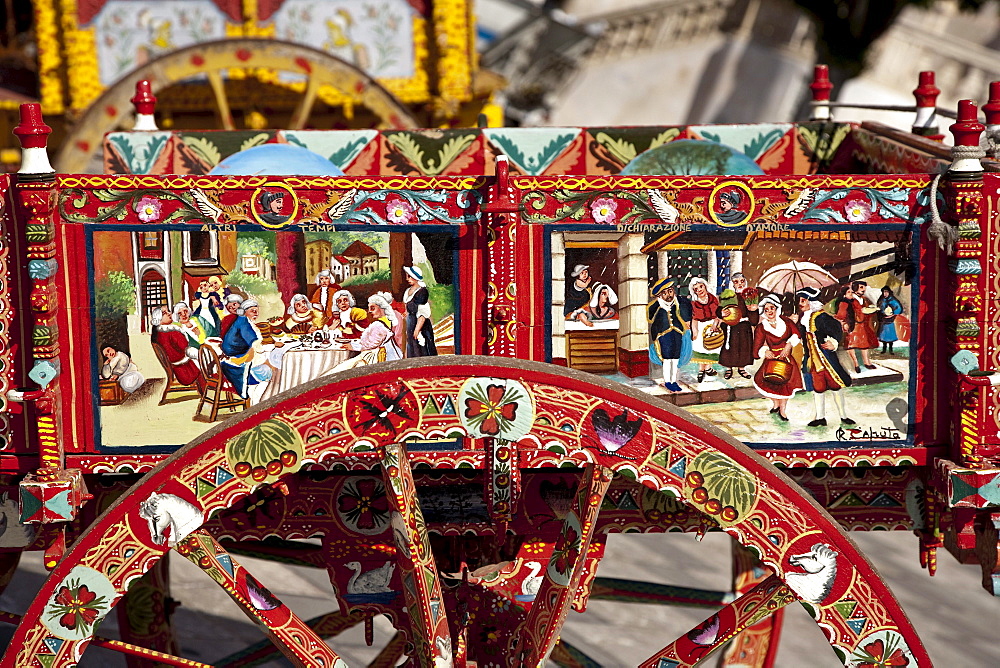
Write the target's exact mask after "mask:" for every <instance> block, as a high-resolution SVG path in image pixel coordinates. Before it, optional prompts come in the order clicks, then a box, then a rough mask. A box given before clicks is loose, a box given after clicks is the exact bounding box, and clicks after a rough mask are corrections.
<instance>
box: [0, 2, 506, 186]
mask: <svg viewBox="0 0 1000 668" xmlns="http://www.w3.org/2000/svg"><path fill="white" fill-rule="evenodd" d="M25 7H27V8H28V10H27V11H28V12H29V16H25V17H22V16H18V19H17V21H16V25H13V24H14V23H15V22H12V25H11V26H10V28H9V29H10V30H11V31H12V32H11V34H10V37H11V38H12V42H14V43H16V44H21V45H23V46H21V47H20V48H14V49H12V53H11V54H10V55H11V58H12V63H13V70H12V72H11V74H10V75H9V77H8V81H7V82H6V83H5V85H6V86H7V87H9V88H11V89H12V91H16V92H13V93H12V94H11V95H10V96H9V98H8V99H5V100H3V101H2V102H0V118H2V119H3V120H4V122H6V123H9V125H6V126H5V127H14V125H16V124H17V113H18V112H17V110H18V104H19V103H21V102H35V101H37V102H39V103H40V104H41V105H42V111H43V113H44V114H45V116H46V118H47V121H48V123H49V125H51V126H52V128H53V130H54V133H53V139H54V142H53V143H52V144H51V146H52V148H53V149H56V148H58V151H57V152H55V153H54V154H53V159H54V163H53V164H55V165H56V168H57V169H59V170H60V171H66V172H83V171H91V170H90V167H91V163H90V160H91V159H92V157H93V156H94V154H95V153H99V152H100V148H101V141H102V137H103V136H104V134H105V133H106V132H109V131H112V130H114V129H116V128H118V127H120V125H121V123H122V121H123V120H125V119H127V118H128V117H129V116H130V113H131V110H132V105H130V104H129V101H130V98H131V97H132V96H133V92H134V90H135V84H136V82H137V81H140V80H142V81H147V82H149V83H148V84H147V85H146V87H145V89H144V93H143V94H142V95H140V96H139V97H138V98H136V99H137V100H140V101H139V102H138V103H139V104H140V105H142V104H143V102H142V101H141V100H142V99H143V98H144V96H150V95H153V94H155V95H157V96H159V98H160V99H159V107H158V109H159V112H160V123H161V126H165V127H170V128H172V129H173V130H187V131H189V132H190V133H191V135H192V139H193V138H194V137H196V136H199V135H200V131H201V130H204V129H206V128H213V127H215V128H224V129H227V130H235V129H244V130H254V131H255V132H252V133H250V134H249V135H247V136H246V137H244V138H243V141H245V140H246V139H248V138H252V137H260V136H263V137H264V138H265V139H258V141H259V142H261V143H262V142H263V141H266V137H267V136H268V133H267V132H266V128H269V127H283V128H287V129H296V128H304V127H338V128H341V127H342V128H368V127H375V126H379V127H385V128H415V127H437V126H439V125H445V126H451V125H470V124H471V125H475V122H476V118H477V116H478V115H479V114H480V113H485V114H486V115H487V116H489V117H491V118H494V119H496V118H497V117H498V115H499V114H500V113H501V112H500V110H499V107H497V106H496V105H495V104H493V103H492V101H491V96H492V94H493V92H495V91H496V90H498V89H499V88H500V87H501V84H502V81H501V80H500V78H499V77H497V76H496V75H494V74H492V73H489V72H485V71H480V70H479V68H478V59H477V57H476V54H475V31H474V26H473V12H472V6H471V3H469V2H467V1H466V0H366V1H365V2H355V1H353V0H325V1H324V2H313V1H312V0H253V1H252V2H238V1H234V0H79V1H78V0H68V1H66V2H54V1H53V0H42V1H40V2H34V3H31V4H30V6H29V5H27V4H26V5H25ZM15 33H16V40H15V39H13V38H14V37H15ZM19 62H23V63H24V64H23V66H21V67H20V68H19V67H18V66H17V63H19ZM19 74H20V75H22V76H21V77H20V78H19V77H18V75H19ZM25 77H27V78H28V79H29V80H30V82H29V83H26V82H25V81H21V80H20V79H23V78H25ZM129 127H131V125H129ZM140 129H141V128H140ZM146 129H149V127H146ZM201 136H202V137H203V138H204V136H203V135H201ZM201 148H202V149H203V150H205V151H207V152H208V154H209V155H210V156H211V155H212V151H213V147H212V146H211V144H204V145H202V146H201ZM18 153H19V152H18V151H17V150H16V144H15V143H13V141H12V138H11V137H10V136H9V135H8V136H7V137H5V138H4V140H3V141H2V142H0V163H2V164H4V165H5V166H10V165H13V166H14V169H16V168H17V163H18V160H19V155H18ZM98 171H99V170H98Z"/></svg>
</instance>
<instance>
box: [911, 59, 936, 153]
mask: <svg viewBox="0 0 1000 668" xmlns="http://www.w3.org/2000/svg"><path fill="white" fill-rule="evenodd" d="M940 94H941V89H939V88H938V87H937V86H935V85H934V72H933V71H931V70H927V71H925V72H921V73H920V84H919V85H918V86H917V87H916V88H914V89H913V97H915V98H916V99H917V117H916V118H915V119H913V134H916V135H922V136H924V137H929V138H931V139H936V140H938V141H941V140H942V139H944V136H943V135H940V134H938V123H937V113H936V112H937V98H938V95H940Z"/></svg>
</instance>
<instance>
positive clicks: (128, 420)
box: [0, 81, 1000, 667]
mask: <svg viewBox="0 0 1000 668" xmlns="http://www.w3.org/2000/svg"><path fill="white" fill-rule="evenodd" d="M816 90H817V91H818V92H819V93H820V96H819V97H820V101H821V102H822V100H824V99H827V98H824V97H823V95H822V94H823V93H824V92H828V88H824V86H823V85H822V81H819V82H817V84H816ZM993 92H994V93H995V94H994V95H993V97H994V98H1000V86H994V90H993ZM925 106H926V105H925ZM931 106H933V102H932V103H931ZM998 108H1000V100H998V101H996V102H992V103H990V105H987V107H986V111H987V113H988V114H990V119H991V120H992V119H994V118H995V113H996V110H997V109H998ZM817 110H818V112H822V111H825V110H826V111H828V109H827V108H826V107H825V106H824V105H822V104H821V105H819V106H818V107H817ZM976 113H977V110H976V109H975V107H974V106H972V104H971V103H969V102H963V103H962V105H961V106H960V109H959V115H958V120H957V121H956V122H955V123H954V125H952V132H953V133H954V135H955V138H956V144H957V146H956V148H955V149H951V150H949V149H947V148H945V147H943V146H942V145H941V144H939V143H937V142H935V141H934V140H933V139H928V138H925V137H921V136H919V135H918V134H911V133H902V132H898V131H893V130H891V129H889V128H885V127H882V126H874V125H851V124H838V123H835V122H832V121H830V120H829V119H828V118H826V119H823V118H820V119H819V120H816V121H813V122H808V123H801V124H791V123H789V124H772V125H754V126H665V127H656V128H533V129H522V130H517V129H499V128H493V129H491V128H483V129H474V130H448V131H440V130H434V131H419V130H417V131H380V132H379V131H364V132H362V131H353V132H352V131H325V132H323V131H312V132H306V131H278V132H275V133H273V136H272V137H271V141H270V143H269V144H268V146H270V147H273V150H274V151H275V152H276V153H277V154H278V155H279V156H280V155H281V154H282V151H283V150H285V148H287V147H288V146H289V145H291V144H299V145H300V147H301V146H304V147H306V148H309V149H311V150H312V151H313V152H314V153H317V154H319V155H320V156H322V157H326V158H329V157H330V156H332V155H337V156H339V160H338V161H337V163H338V164H337V167H338V168H339V170H342V172H343V174H319V175H312V176H306V175H295V176H277V175H268V174H267V173H264V172H263V170H253V171H250V170H248V171H246V172H243V173H240V172H236V173H232V172H230V173H228V174H212V173H210V172H211V171H212V169H214V168H215V167H216V166H217V165H216V164H214V163H222V162H226V161H228V160H230V159H233V160H237V161H238V160H239V157H238V156H232V158H230V156H228V155H220V156H218V160H215V161H212V160H209V161H201V162H192V161H191V160H189V159H188V157H189V156H190V155H191V149H192V147H191V140H190V139H189V138H187V137H186V136H185V135H184V134H183V133H178V132H136V133H122V134H112V135H109V136H108V138H107V141H106V144H105V148H106V152H105V156H106V161H107V164H108V165H110V166H111V167H112V171H113V172H114V173H111V174H108V175H105V176H98V175H75V174H65V175H63V174H58V175H57V174H55V173H54V172H53V171H52V170H51V168H49V167H48V163H47V161H46V159H45V157H44V151H45V149H44V144H45V133H46V129H45V128H44V127H41V124H40V119H38V118H37V117H36V118H32V117H31V110H30V109H26V111H25V114H26V115H25V119H24V122H23V123H22V125H21V126H19V128H18V133H19V136H20V138H21V140H22V142H23V144H24V146H25V168H24V169H23V170H22V173H20V174H18V175H17V176H16V177H10V178H9V179H5V181H4V185H5V187H6V190H5V192H6V193H7V195H6V200H5V202H6V207H5V209H4V218H3V224H4V233H5V235H6V236H5V239H6V242H5V244H4V246H3V252H4V255H3V256H2V259H3V261H4V262H5V266H6V279H5V280H6V281H7V283H6V285H7V286H8V287H7V290H6V291H5V292H4V299H5V300H6V301H5V302H4V304H3V306H4V308H3V310H2V317H3V330H2V332H3V336H4V337H5V339H4V346H3V354H4V358H3V362H4V373H3V376H2V380H3V383H4V384H5V385H4V387H3V390H4V393H3V401H4V404H3V408H4V409H5V413H4V420H5V422H4V425H5V431H4V434H5V441H4V445H3V450H2V458H0V463H2V465H3V467H4V475H5V477H4V479H3V481H4V483H5V485H6V488H5V490H6V492H7V496H6V497H5V498H7V499H8V500H7V501H5V504H4V508H5V517H6V518H7V520H8V521H7V524H6V525H5V526H6V529H5V532H4V533H3V534H0V541H2V542H0V549H2V550H3V552H0V554H2V555H3V562H2V563H3V564H4V567H5V569H6V570H7V571H12V570H13V568H14V566H15V565H16V563H17V558H18V556H19V555H20V553H21V552H22V551H24V550H45V553H46V559H47V562H48V564H49V565H50V566H51V568H52V572H51V575H50V576H49V578H48V579H47V580H46V582H45V584H44V585H43V587H42V589H41V590H40V592H39V595H38V597H37V599H36V600H35V602H34V604H33V605H32V607H31V608H30V609H29V610H28V611H27V612H26V614H24V615H23V617H21V618H18V617H17V616H15V615H13V614H10V613H4V616H3V618H2V619H3V621H6V622H11V623H17V624H18V626H17V629H16V632H15V635H14V639H13V642H12V643H11V645H10V647H9V648H8V649H7V652H6V654H5V655H4V657H3V660H2V663H0V665H3V666H31V665H39V666H46V667H48V666H56V665H71V664H73V663H75V662H76V661H77V659H78V657H79V656H80V655H81V653H82V652H83V651H84V649H85V648H86V647H87V646H88V645H99V646H104V647H110V648H115V649H118V650H120V651H122V652H124V653H126V654H128V655H129V657H130V658H129V661H131V662H133V663H134V665H152V664H154V663H162V664H167V665H208V664H204V663H198V662H195V661H192V660H190V659H185V658H181V657H180V656H178V654H179V650H178V645H177V641H176V638H175V636H174V634H173V631H172V630H171V625H170V614H169V609H170V606H169V605H168V604H167V603H168V600H169V584H168V582H167V579H166V576H165V573H166V571H165V569H164V564H165V563H166V561H167V558H168V556H169V557H170V558H172V559H189V560H191V561H192V562H194V563H195V564H197V565H198V567H200V568H201V569H203V570H204V571H205V576H206V578H210V579H212V580H215V581H216V582H217V583H218V584H219V585H220V586H221V587H223V589H224V590H225V591H226V592H227V593H228V594H229V595H230V596H231V597H232V598H233V600H234V601H236V603H237V604H238V605H239V606H240V607H241V609H243V610H244V611H245V612H246V614H247V615H249V616H250V617H251V618H252V619H253V620H255V621H257V622H258V624H259V625H260V626H261V628H263V629H264V631H265V633H266V635H267V637H268V639H269V640H270V643H266V644H265V645H262V646H259V647H251V648H248V649H247V650H246V651H245V652H243V653H240V654H239V655H233V656H229V657H219V658H213V660H212V661H213V664H212V665H234V666H235V665H248V664H250V663H253V662H255V661H259V660H263V659H265V658H266V657H267V656H269V655H270V654H271V653H276V652H279V651H280V652H281V653H283V654H284V655H285V657H287V659H288V660H289V661H291V662H292V663H293V664H295V665H304V666H320V665H326V666H333V665H343V661H342V659H341V658H340V657H339V656H338V654H337V653H336V647H337V641H336V638H333V639H332V640H330V642H329V644H328V643H327V642H325V639H326V638H332V637H334V636H336V635H337V634H338V633H340V632H341V631H342V630H343V629H345V628H347V627H350V626H353V625H359V624H363V625H365V628H366V630H367V632H368V634H369V637H371V633H372V625H373V621H372V620H373V618H374V617H375V616H380V615H385V616H386V617H387V618H388V619H389V620H390V621H391V624H392V626H393V627H394V628H395V629H396V632H397V635H396V636H395V637H394V638H393V640H392V641H391V642H389V643H388V645H386V646H385V648H384V649H383V650H382V651H381V653H380V654H379V656H378V658H377V659H376V661H375V663H374V664H373V665H384V666H391V665H397V663H398V662H399V661H401V660H404V657H408V658H407V659H405V660H407V661H408V662H409V664H408V665H422V666H423V665H427V666H431V665H434V666H442V665H443V666H447V665H458V666H511V665H516V666H522V665H531V666H534V665H539V664H540V663H541V662H542V661H545V660H546V659H548V660H550V661H551V662H552V663H556V664H559V665H565V666H577V665H591V664H589V663H588V661H589V659H587V657H586V656H584V655H582V653H581V652H579V650H577V649H576V648H574V647H572V646H571V645H569V644H568V643H565V642H562V641H560V640H559V634H560V628H561V625H562V623H563V621H564V620H565V618H566V615H567V614H568V613H569V611H570V609H571V608H572V609H575V610H577V611H582V610H584V609H585V608H586V606H587V603H588V600H591V599H598V598H615V599H617V600H622V599H629V600H647V601H648V600H657V601H661V602H671V601H673V602H678V601H684V602H688V603H691V602H692V601H694V602H696V603H700V604H704V605H706V606H711V607H713V608H714V609H713V610H712V611H711V612H707V613H706V614H707V615H708V617H707V618H706V619H705V620H704V622H703V623H702V624H700V625H698V626H697V627H696V628H694V629H692V630H691V631H690V632H689V633H686V634H684V635H682V636H681V637H679V638H677V639H675V640H671V639H669V638H664V639H663V640H662V641H658V642H654V643H652V644H651V646H650V647H649V659H648V660H647V661H646V662H645V663H643V664H642V665H645V666H658V667H659V666H677V665H693V664H695V663H698V662H700V661H702V660H704V659H706V657H708V656H709V655H710V654H712V653H713V652H714V651H715V650H720V651H719V652H718V653H717V654H714V655H712V656H713V660H714V657H715V656H722V659H721V660H722V662H723V663H724V664H726V665H737V664H739V665H751V664H752V665H756V666H767V665H771V664H772V662H773V658H774V643H773V642H772V640H773V639H775V638H776V634H777V632H778V630H779V628H780V625H781V609H782V608H783V607H784V606H785V605H787V604H789V603H792V602H795V601H798V602H800V603H801V604H802V605H804V606H805V608H806V609H807V611H808V612H809V614H810V615H811V616H812V617H813V618H814V619H815V620H816V623H817V624H818V625H819V626H820V628H821V629H822V630H823V632H824V634H825V635H826V637H827V639H828V640H829V643H830V645H831V646H832V648H833V651H834V652H835V653H836V655H837V657H838V658H839V659H840V660H841V661H842V662H843V663H844V664H845V665H850V666H872V665H889V664H892V665H930V659H929V657H928V655H927V653H926V651H925V649H924V648H923V646H922V644H921V641H920V639H919V638H918V637H917V635H916V634H915V633H914V631H913V628H912V627H911V625H910V624H909V622H908V621H907V619H906V617H905V615H904V613H903V611H902V609H901V608H900V606H899V604H898V603H897V602H896V600H895V598H894V597H893V595H892V593H891V592H890V591H889V590H888V589H887V587H886V586H885V585H884V583H882V581H881V580H880V579H879V577H878V575H877V574H876V573H875V571H874V570H873V568H872V567H871V566H870V564H869V563H868V561H867V560H866V559H865V558H864V556H863V555H861V554H860V553H859V552H858V550H857V548H856V547H855V546H854V544H853V543H852V542H851V541H850V540H849V539H848V537H847V534H846V531H848V530H873V529H885V530H907V531H914V532H915V534H916V536H917V540H918V542H919V546H920V554H921V558H922V560H923V562H924V564H925V565H926V566H927V568H929V569H930V570H931V571H933V569H934V567H935V563H936V562H935V559H936V550H937V549H938V548H940V547H944V548H946V549H947V550H948V551H949V552H951V553H952V554H953V555H955V556H956V557H957V558H958V559H960V560H962V561H977V560H978V561H979V563H981V564H982V566H983V569H984V574H985V579H984V582H985V583H986V585H987V588H988V589H990V590H991V591H992V592H993V593H996V582H997V580H996V572H997V561H996V555H997V537H996V530H995V521H996V519H997V517H998V514H997V512H996V507H997V503H998V501H997V498H996V495H995V492H994V491H992V490H993V487H990V485H991V484H993V486H994V487H995V482H994V483H991V482H990V481H991V480H995V479H996V477H997V475H998V469H997V456H998V445H997V444H996V443H995V442H994V441H995V439H996V437H995V434H996V433H998V430H997V425H996V424H995V417H994V413H993V412H992V411H991V410H990V409H989V406H991V402H992V398H991V392H992V390H991V387H992V386H993V385H994V384H996V383H997V380H996V379H997V378H998V377H1000V376H998V375H997V374H994V373H992V372H991V369H993V368H996V367H997V366H998V361H997V359H996V357H997V355H1000V345H998V342H997V341H995V340H994V338H995V337H996V336H998V335H997V334H995V333H994V332H996V331H998V330H997V328H996V327H991V324H992V323H993V321H994V320H995V319H996V315H995V313H993V310H994V304H995V301H996V300H995V298H994V297H993V296H992V295H993V292H994V291H995V290H994V288H995V286H994V285H993V283H994V282H995V281H994V278H995V277H994V274H995V271H996V270H995V267H994V263H993V262H992V261H990V260H989V259H988V258H990V257H992V255H993V254H992V253H991V252H990V251H991V245H992V243H993V242H992V241H991V239H992V238H993V237H994V236H995V235H993V234H991V229H992V225H993V224H994V223H993V221H994V216H993V215H992V213H991V212H992V211H993V207H994V200H995V199H996V194H995V193H996V192H997V185H998V184H997V183H996V177H995V173H994V172H993V171H991V170H993V169H994V168H995V164H996V163H994V162H992V161H990V160H983V158H984V157H985V156H984V155H983V152H982V151H981V150H980V149H979V136H980V134H981V133H982V131H983V126H982V125H981V124H979V123H978V121H977V120H976ZM925 134H926V133H925ZM161 140H162V141H161ZM213 141H214V142H215V145H216V146H232V147H233V149H232V151H235V150H236V148H238V144H239V143H238V142H227V141H226V135H225V134H224V133H222V134H219V135H218V136H217V137H216V138H215V139H213ZM137 156H141V159H139V157H137ZM279 160H280V157H279ZM244 164H245V163H244ZM150 165H155V166H158V167H157V168H156V169H155V170H150V169H148V168H145V169H144V168H143V166H146V167H148V166H150ZM942 169H945V170H946V172H945V173H944V175H943V176H942V177H938V176H936V175H937V174H940V173H942ZM151 172H155V173H151ZM247 174H252V175H247ZM140 476H141V477H140ZM15 498H19V499H20V504H19V512H18V504H17V503H16V502H15V501H14V499H15ZM8 511H9V512H8ZM716 530H721V531H724V532H726V533H727V534H729V536H731V537H732V539H733V541H734V545H735V546H736V549H735V550H734V563H735V564H736V565H737V566H736V569H735V572H736V577H735V586H734V589H735V596H733V597H729V596H726V595H725V594H724V593H721V592H719V593H706V592H697V591H692V590H682V589H679V588H672V587H664V586H658V585H650V584H647V583H636V582H628V581H622V580H609V579H606V578H601V577H598V564H599V562H600V560H601V557H602V555H603V553H604V546H605V544H606V541H607V538H608V536H609V535H610V534H612V533H621V534H625V533H637V532H665V531H690V532H699V533H704V532H706V531H716ZM242 555H252V556H267V557H270V558H274V559H279V560H284V561H286V562H290V563H296V564H300V565H308V566H311V567H314V568H320V569H326V571H327V572H328V573H329V577H330V582H331V584H332V595H331V597H330V605H329V612H328V613H327V614H325V615H323V616H321V617H319V618H316V619H312V620H303V619H301V618H299V617H298V616H297V615H296V614H295V613H293V612H292V611H291V610H290V609H289V608H288V607H287V605H285V604H284V603H282V601H280V600H279V599H278V598H277V597H276V596H275V595H274V594H273V593H271V592H270V591H269V590H268V588H267V583H265V582H261V581H259V580H258V579H256V578H255V577H254V576H253V575H252V574H251V573H250V572H249V571H248V570H247V569H246V568H244V566H242V565H241V564H240V561H239V559H240V557H241V556H242ZM112 613H114V614H117V615H119V619H120V620H122V621H121V628H122V638H121V640H110V639H106V638H102V637H100V635H99V632H98V631H97V626H98V625H99V623H100V621H101V620H102V619H103V618H105V617H106V616H107V615H109V614H112ZM129 620H143V621H142V623H141V624H140V623H132V622H130V621H129ZM734 639H735V642H732V643H731V642H730V641H734ZM727 644H728V645H727ZM724 646H726V647H727V649H726V650H725V651H722V648H723V647H724ZM733 647H738V651H736V650H733V649H731V648H733Z"/></svg>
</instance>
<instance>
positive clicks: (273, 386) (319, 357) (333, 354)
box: [260, 344, 351, 401]
mask: <svg viewBox="0 0 1000 668" xmlns="http://www.w3.org/2000/svg"><path fill="white" fill-rule="evenodd" d="M292 345H295V344H291V345H289V346H288V347H287V348H275V349H273V350H271V351H270V352H269V353H268V356H269V358H270V360H271V363H272V364H274V366H276V367H278V368H277V369H275V371H274V375H273V376H272V377H271V380H270V381H268V384H267V387H266V388H265V389H264V391H263V393H261V396H260V398H261V400H262V401H263V400H264V399H270V398H271V397H273V396H275V395H276V394H281V393H282V392H284V391H286V390H290V389H292V388H293V387H295V386H297V385H301V384H302V383H308V382H309V381H310V380H316V379H317V378H319V377H321V376H325V375H327V374H328V373H330V372H332V371H333V370H334V368H335V367H336V366H337V365H338V364H340V363H341V362H344V361H345V360H347V359H349V357H350V354H351V352H350V351H349V350H337V349H335V348H332V347H331V348H305V347H302V346H298V345H295V347H291V346H292Z"/></svg>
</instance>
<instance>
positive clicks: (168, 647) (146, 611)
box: [115, 553, 179, 668]
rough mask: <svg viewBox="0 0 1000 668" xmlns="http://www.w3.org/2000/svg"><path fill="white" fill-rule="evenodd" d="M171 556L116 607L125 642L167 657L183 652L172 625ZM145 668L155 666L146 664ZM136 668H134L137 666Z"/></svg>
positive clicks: (133, 585) (163, 560)
mask: <svg viewBox="0 0 1000 668" xmlns="http://www.w3.org/2000/svg"><path fill="white" fill-rule="evenodd" d="M169 563H170V554H169V553H167V554H165V555H163V558H162V559H160V560H159V561H157V562H156V563H155V564H153V567H152V568H150V569H149V570H148V571H146V573H145V574H144V575H143V576H142V577H141V578H139V579H138V580H136V581H135V582H133V583H132V584H131V586H130V587H129V590H128V593H126V594H125V596H124V597H123V598H122V600H121V601H119V603H118V605H116V606H115V610H116V611H117V613H116V614H117V615H118V629H119V634H120V636H121V639H122V640H123V641H125V642H127V643H132V644H135V645H136V646H139V647H149V648H151V649H154V650H156V651H159V652H164V653H166V654H176V653H177V652H178V651H179V650H178V647H177V639H176V638H175V637H174V629H173V626H172V625H171V623H170V613H171V606H172V604H171V603H170V567H169ZM133 619H146V620H148V623H146V624H141V625H137V624H133V623H131V620H133ZM138 665H140V666H141V667H142V668H145V667H147V666H152V665H153V663H152V662H148V663H146V662H144V663H141V664H138ZM133 668H134V666H133Z"/></svg>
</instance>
